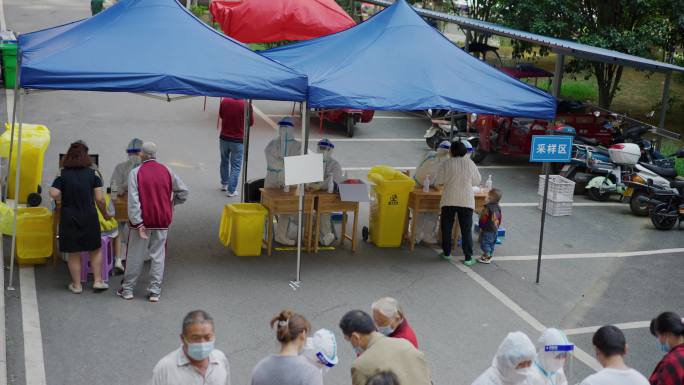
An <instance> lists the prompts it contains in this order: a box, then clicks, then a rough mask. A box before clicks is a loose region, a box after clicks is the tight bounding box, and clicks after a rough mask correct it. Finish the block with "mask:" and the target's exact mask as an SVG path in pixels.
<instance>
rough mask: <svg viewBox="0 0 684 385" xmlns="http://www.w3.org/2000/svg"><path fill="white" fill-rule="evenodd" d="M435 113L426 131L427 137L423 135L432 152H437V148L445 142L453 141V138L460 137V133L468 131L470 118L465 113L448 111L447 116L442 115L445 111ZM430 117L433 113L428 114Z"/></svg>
mask: <svg viewBox="0 0 684 385" xmlns="http://www.w3.org/2000/svg"><path fill="white" fill-rule="evenodd" d="M428 111H432V110H428ZM435 111H436V112H435V115H434V117H432V118H431V125H430V127H429V128H428V129H427V130H425V135H423V137H424V138H425V143H426V144H427V146H428V147H429V148H430V149H432V150H436V149H437V146H439V144H440V143H442V142H443V141H445V140H449V141H451V140H453V138H454V137H455V136H457V135H458V133H459V131H461V132H465V131H466V130H467V121H468V116H467V114H464V113H455V112H453V113H452V112H450V111H447V112H446V113H445V114H442V113H441V111H444V110H435ZM438 111H439V112H438ZM430 115H431V113H430V112H428V116H430ZM452 124H453V129H454V130H453V131H454V132H453V133H452V132H451V131H452V130H451V128H452Z"/></svg>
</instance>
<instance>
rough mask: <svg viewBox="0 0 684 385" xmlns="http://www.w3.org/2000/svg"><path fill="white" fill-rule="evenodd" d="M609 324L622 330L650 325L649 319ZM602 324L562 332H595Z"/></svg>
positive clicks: (572, 334)
mask: <svg viewBox="0 0 684 385" xmlns="http://www.w3.org/2000/svg"><path fill="white" fill-rule="evenodd" d="M611 325H613V326H617V327H618V328H620V329H622V330H628V329H643V328H647V327H649V326H651V321H638V322H625V323H620V324H611ZM602 326H603V325H601V326H588V327H584V328H577V329H566V330H563V333H565V335H567V336H574V335H578V334H589V333H594V332H596V331H597V330H599V328H601V327H602Z"/></svg>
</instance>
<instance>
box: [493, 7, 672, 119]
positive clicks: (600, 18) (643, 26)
mask: <svg viewBox="0 0 684 385" xmlns="http://www.w3.org/2000/svg"><path fill="white" fill-rule="evenodd" d="M503 1H504V2H506V3H507V5H506V6H505V7H504V9H505V11H504V12H503V13H502V17H503V21H504V22H505V23H506V24H507V25H510V26H512V27H514V28H518V29H522V30H527V31H530V32H534V33H539V34H542V35H549V36H554V37H559V38H563V39H571V40H577V41H579V42H581V43H585V44H589V45H593V46H597V47H601V48H607V49H613V50H617V51H621V52H625V53H629V54H633V55H637V56H643V57H652V56H653V54H652V48H653V47H654V46H661V45H662V44H663V39H662V36H663V33H664V31H665V29H664V27H663V25H664V23H663V22H662V20H663V19H662V17H660V16H659V14H660V13H659V12H658V5H659V1H663V0H602V1H599V0H596V1H592V0H585V1H577V0H503ZM515 48H516V54H517V55H521V54H522V53H524V52H529V51H530V49H531V47H530V46H529V45H524V44H521V43H518V44H516V46H515ZM540 53H541V54H542V55H543V54H548V51H545V50H541V51H540ZM566 71H567V72H570V73H583V74H591V75H593V76H594V77H595V78H596V82H597V86H598V98H599V105H601V106H602V107H605V108H609V107H610V104H611V103H612V101H613V98H614V97H615V94H616V92H617V91H618V90H619V85H620V80H621V77H622V72H623V67H622V66H619V65H616V64H607V63H597V62H588V61H584V60H575V59H573V60H572V61H570V62H569V63H568V65H567V67H566Z"/></svg>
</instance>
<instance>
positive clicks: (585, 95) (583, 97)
mask: <svg viewBox="0 0 684 385" xmlns="http://www.w3.org/2000/svg"><path fill="white" fill-rule="evenodd" d="M549 86H550V84H549V83H548V82H543V83H541V84H540V85H539V88H541V89H543V90H544V91H549ZM560 96H561V98H562V99H565V100H580V101H583V102H585V101H591V102H595V101H596V99H597V98H598V89H597V88H596V84H592V83H591V82H588V81H585V80H566V79H564V80H563V83H562V84H561V95H560Z"/></svg>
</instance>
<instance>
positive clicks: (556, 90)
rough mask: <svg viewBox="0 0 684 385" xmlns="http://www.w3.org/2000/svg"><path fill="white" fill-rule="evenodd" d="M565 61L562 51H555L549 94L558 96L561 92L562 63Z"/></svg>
mask: <svg viewBox="0 0 684 385" xmlns="http://www.w3.org/2000/svg"><path fill="white" fill-rule="evenodd" d="M564 61H565V55H563V54H562V53H556V68H555V70H554V71H553V88H552V90H551V95H553V96H554V97H555V98H558V97H559V96H560V93H561V84H562V83H563V64H564Z"/></svg>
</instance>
